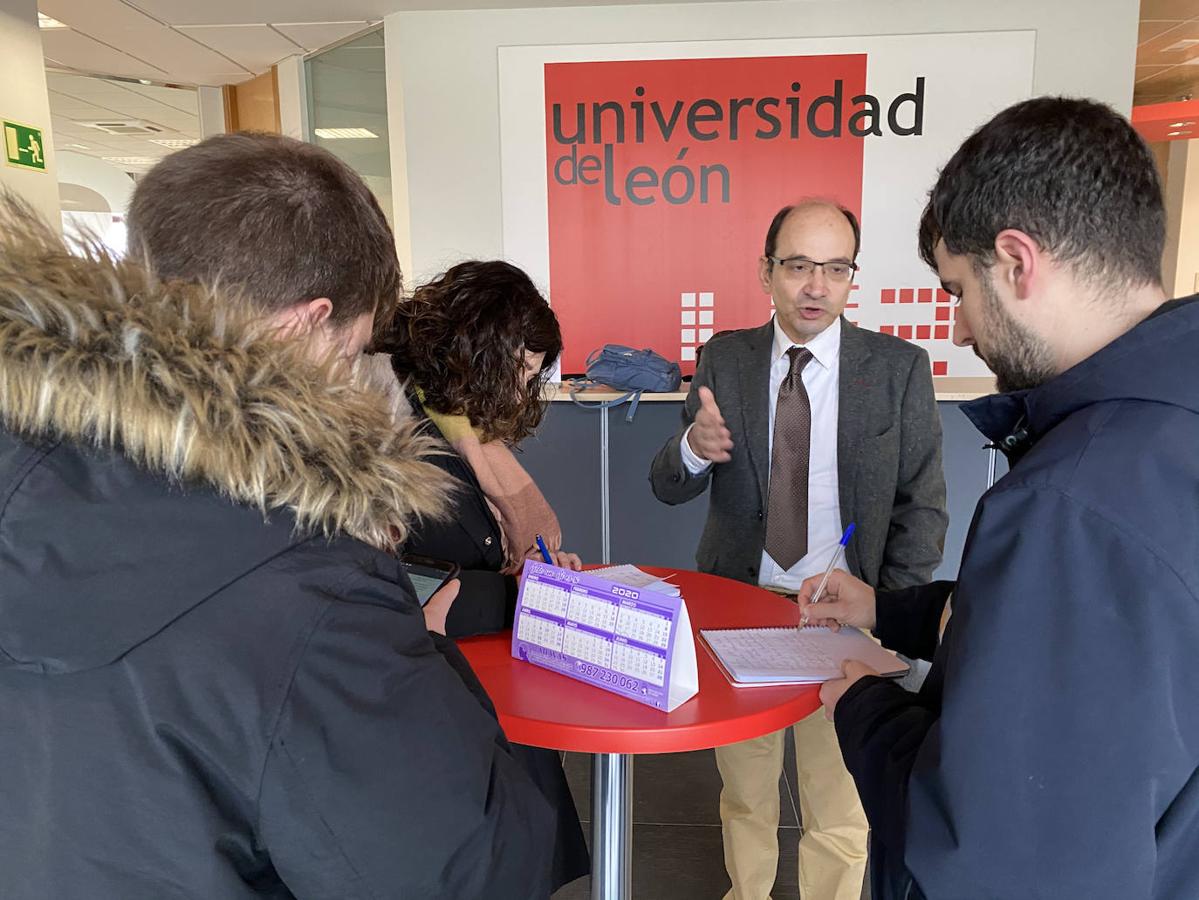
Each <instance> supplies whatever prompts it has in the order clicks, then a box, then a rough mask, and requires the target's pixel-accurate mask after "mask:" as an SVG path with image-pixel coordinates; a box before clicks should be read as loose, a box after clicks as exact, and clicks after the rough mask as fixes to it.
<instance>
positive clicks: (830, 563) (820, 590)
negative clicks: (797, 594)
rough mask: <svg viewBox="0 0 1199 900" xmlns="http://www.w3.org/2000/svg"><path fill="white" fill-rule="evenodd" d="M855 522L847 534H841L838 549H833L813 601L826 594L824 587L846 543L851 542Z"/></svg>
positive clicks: (818, 600) (850, 524) (816, 601)
mask: <svg viewBox="0 0 1199 900" xmlns="http://www.w3.org/2000/svg"><path fill="white" fill-rule="evenodd" d="M853 529H854V524H853V522H850V523H849V527H848V528H846V529H845V534H843V535H841V543H839V544H838V545H837V549H836V550H834V551H833V558H832V559H830V560H829V561H828V568H827V569H825V570H824V577H823V578H821V579H820V585H819V587H817V588H816V593H814V594H813V595H812V602H813V603H819V602H820V598H821V597H822V596H823V595H824V587H825V585H827V584H828V578H829V576H830V575H832V574H833V569H834V568H835V567H836V565H837V559H838V558H839V557H840V556H841V554H842V553H843V552H844V550H845V545H846V544H848V543H849V539H850V538H851V537H852V536H853Z"/></svg>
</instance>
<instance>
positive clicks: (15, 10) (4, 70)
mask: <svg viewBox="0 0 1199 900" xmlns="http://www.w3.org/2000/svg"><path fill="white" fill-rule="evenodd" d="M0 48H3V49H0V118H4V119H7V120H9V121H10V122H19V123H21V124H22V125H32V126H33V127H34V128H40V129H41V130H42V140H43V143H44V144H45V147H44V148H43V153H44V154H45V159H46V170H45V171H44V172H37V171H31V170H28V169H19V168H16V167H14V166H9V165H5V164H4V161H3V160H0V186H3V187H5V188H8V189H9V190H12V191H15V192H16V193H17V194H19V195H21V196H22V197H24V198H25V199H26V200H28V201H29V202H30V203H32V204H33V206H34V208H35V209H36V210H37V211H38V212H40V213H41V214H42V217H43V218H44V219H45V220H46V221H47V222H48V223H49V224H50V225H51V226H52V227H54V228H55V229H56V230H57V229H59V228H61V220H60V219H59V214H58V178H57V175H56V166H57V163H56V161H55V155H54V138H53V136H52V135H51V133H50V101H49V95H48V94H47V93H46V66H45V63H44V62H43V60H42V36H41V33H40V32H39V31H38V27H37V0H0Z"/></svg>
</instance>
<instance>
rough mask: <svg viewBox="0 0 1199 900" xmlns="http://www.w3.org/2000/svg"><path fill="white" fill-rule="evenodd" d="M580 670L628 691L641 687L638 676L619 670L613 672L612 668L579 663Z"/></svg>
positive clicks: (589, 676)
mask: <svg viewBox="0 0 1199 900" xmlns="http://www.w3.org/2000/svg"><path fill="white" fill-rule="evenodd" d="M576 665H578V667H579V671H580V672H582V673H583V674H584V675H586V676H587V677H588V678H594V679H596V680H597V681H602V682H604V683H605V684H614V685H616V686H617V687H620V688H624V689H625V690H626V691H635V690H638V689H639V688H640V687H641V682H640V681H638V680H637V679H636V678H629V677H628V676H627V675H621V674H620V673H619V672H613V671H612V670H611V669H602V668H600V667H599V666H593V665H591V663H584V662H580V663H577V664H576Z"/></svg>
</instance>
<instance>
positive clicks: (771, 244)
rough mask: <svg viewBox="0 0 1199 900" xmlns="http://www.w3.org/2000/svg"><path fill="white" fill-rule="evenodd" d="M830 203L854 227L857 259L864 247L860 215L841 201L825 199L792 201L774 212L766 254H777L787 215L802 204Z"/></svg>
mask: <svg viewBox="0 0 1199 900" xmlns="http://www.w3.org/2000/svg"><path fill="white" fill-rule="evenodd" d="M818 204H819V205H828V206H831V207H834V208H835V209H837V210H840V212H841V215H843V216H845V218H846V220H848V222H849V227H850V228H852V229H853V257H852V259H854V260H856V259H857V258H858V253H859V251H861V249H862V226H861V225H860V224H858V217H857V216H855V215H854V214H853V211H852V210H850V209H848V208H846V207H844V206H842V205H841V204H840V203H833V202H831V201H824V200H802V201H800V202H799V203H792V204H790V205H789V206H784V207H783V208H782V209H780V210H779V211H778V212H776V213H775V214H774V218H773V219H771V220H770V227H769V228H768V229H766V251H765V253H764V254H763V255H764V256H767V257H770V256H776V255H777V253H776V252H775V251H776V250H777V249H778V242H779V231H780V230H781V229H782V227H783V223H784V222H785V221H787V216H789V215H791V213H792V212H794V211H795V210H797V209H799V208H800V207H801V206H814V205H818Z"/></svg>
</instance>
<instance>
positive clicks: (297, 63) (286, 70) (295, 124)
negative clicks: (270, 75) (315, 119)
mask: <svg viewBox="0 0 1199 900" xmlns="http://www.w3.org/2000/svg"><path fill="white" fill-rule="evenodd" d="M275 75H276V77H277V78H278V82H279V128H280V130H282V132H283V133H284V134H285V135H287V136H288V137H292V138H295V139H296V140H300V141H306V140H308V87H307V85H306V84H305V83H304V57H303V56H300V55H296V56H289V57H287V59H282V60H280V61H279V62H278V63H276V64H275Z"/></svg>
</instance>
